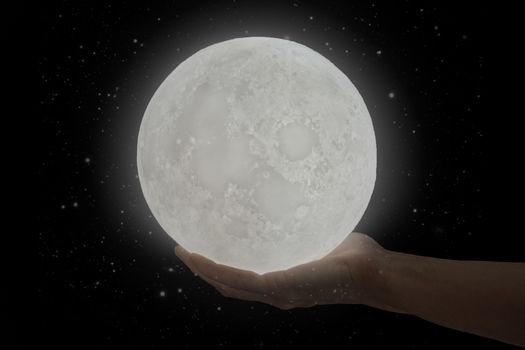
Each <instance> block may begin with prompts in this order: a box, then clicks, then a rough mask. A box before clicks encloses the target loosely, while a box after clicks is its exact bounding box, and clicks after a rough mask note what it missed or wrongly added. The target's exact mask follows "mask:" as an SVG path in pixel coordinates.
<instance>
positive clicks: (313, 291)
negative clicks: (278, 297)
mask: <svg viewBox="0 0 525 350" xmlns="http://www.w3.org/2000/svg"><path fill="white" fill-rule="evenodd" d="M274 274H275V273H273V272H272V273H269V274H267V276H266V278H267V280H270V281H271V280H273V279H276V278H280V277H279V276H278V275H275V276H274ZM283 274H284V276H285V279H286V281H287V282H286V286H287V288H285V289H284V291H283V292H282V293H284V294H285V297H286V300H292V301H294V302H295V303H296V304H304V305H315V304H326V303H331V302H332V303H333V302H337V301H340V300H343V299H344V298H346V297H347V294H348V292H349V290H350V284H351V277H350V276H349V274H348V270H347V268H346V266H344V264H342V263H341V262H340V259H339V258H338V257H325V258H323V259H320V260H316V261H312V262H309V263H306V264H302V265H298V266H295V267H292V268H290V269H288V270H286V271H284V272H283Z"/></svg>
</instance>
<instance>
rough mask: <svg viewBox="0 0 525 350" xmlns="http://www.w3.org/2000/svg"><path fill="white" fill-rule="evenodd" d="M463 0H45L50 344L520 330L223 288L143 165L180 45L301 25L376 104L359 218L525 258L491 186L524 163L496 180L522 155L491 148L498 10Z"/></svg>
mask: <svg viewBox="0 0 525 350" xmlns="http://www.w3.org/2000/svg"><path fill="white" fill-rule="evenodd" d="M458 6H459V5H457V4H454V3H452V2H449V4H448V5H446V4H443V3H442V2H438V1H430V2H429V1H426V2H416V1H378V2H371V1H300V0H295V1H279V2H277V1H275V2H270V1H268V2H267V1H241V0H238V1H166V2H155V3H151V4H149V3H146V2H141V3H137V4H133V5H132V4H131V3H129V2H125V1H112V2H105V3H99V2H88V1H77V2H72V1H56V2H54V3H53V4H47V5H45V6H42V7H41V8H39V9H38V15H37V16H38V24H37V28H36V33H34V36H35V37H36V39H37V40H38V43H37V45H38V51H37V52H36V53H35V54H34V59H35V60H36V66H37V70H38V91H37V93H38V97H37V98H38V100H37V103H38V106H37V115H38V120H37V121H36V123H37V124H36V127H37V129H38V132H39V134H40V135H41V137H42V141H41V142H40V144H39V147H38V152H39V153H38V154H39V159H38V160H37V167H36V174H37V179H38V181H37V182H38V187H39V195H38V198H39V201H40V202H39V203H38V210H37V214H36V215H37V224H38V228H37V231H36V238H37V253H38V265H37V266H38V268H37V281H36V283H35V284H34V286H33V288H34V289H35V290H36V294H37V299H36V302H37V308H36V310H35V311H36V315H35V317H31V318H32V320H33V322H32V323H33V324H34V327H35V328H36V334H38V344H39V345H40V346H44V347H48V346H49V347H51V346H53V347H54V348H72V347H73V348H83V347H86V348H88V347H89V348H153V349H157V348H159V349H160V348H208V347H212V346H213V347H216V346H217V347H224V348H237V347H238V348H240V349H252V348H256V349H266V348H267V349H273V348H292V347H298V348H299V347H308V346H314V347H319V346H326V347H328V348H334V347H335V346H341V347H345V348H355V349H357V348H379V347H380V348H383V347H387V346H388V347H401V348H414V349H420V348H422V349H441V348H450V347H453V346H456V345H458V344H461V345H462V346H466V347H469V348H475V349H484V348H487V349H488V348H490V349H507V348H512V347H511V346H509V345H505V344H503V343H499V342H496V341H493V340H489V339H484V338H481V337H478V336H474V335H470V334H465V333H461V332H458V331H454V330H449V329H446V328H443V327H440V326H437V325H434V324H431V323H429V322H426V321H423V320H420V319H418V318H416V317H412V316H408V315H400V314H394V313H387V312H383V311H379V310H375V309H372V308H369V307H365V306H359V305H332V306H318V307H314V308H310V309H295V310H290V311H282V310H278V309H275V308H273V307H271V306H267V305H263V304H258V303H251V302H245V301H238V300H233V299H226V298H224V297H222V296H221V295H220V294H218V293H217V292H216V291H215V290H214V289H213V288H212V287H211V286H209V285H208V284H206V283H205V282H203V281H202V280H200V279H199V278H198V277H195V276H194V275H193V274H192V273H191V272H190V271H189V270H188V269H187V268H186V267H185V266H184V265H183V264H182V263H181V262H180V260H178V259H177V257H176V256H175V255H174V251H173V249H174V246H175V242H174V241H173V240H172V239H171V238H170V237H169V236H168V235H167V234H166V233H164V232H163V230H162V229H161V228H160V226H159V225H158V223H157V222H156V220H155V219H154V218H153V217H152V215H151V213H150V211H149V209H148V207H147V205H146V202H145V200H144V197H143V195H142V192H141V188H140V184H139V181H138V177H137V169H136V145H137V134H138V129H139V126H140V121H141V118H142V116H143V114H144V111H145V108H146V105H147V103H148V102H149V100H150V98H151V96H152V95H153V93H154V92H155V90H156V88H157V87H158V86H159V84H160V83H161V82H162V81H163V79H164V78H165V77H166V76H167V75H168V74H169V73H170V72H171V71H172V70H173V69H174V68H175V67H176V66H177V65H178V64H179V63H181V62H182V61H183V60H184V59H186V58H187V57H189V56H191V55H192V54H193V53H195V52H196V51H197V50H199V49H201V48H204V47H206V46H208V45H210V44H212V43H216V42H219V41H223V40H227V39H231V38H235V37H245V36H271V37H278V38H288V39H290V40H293V41H297V42H299V43H302V44H304V45H306V46H309V47H311V48H312V49H314V50H316V51H318V52H320V53H321V54H322V55H324V56H325V57H327V58H328V59H329V60H331V61H332V62H333V63H334V64H335V65H336V66H337V67H339V68H340V69H341V70H342V71H343V72H344V73H345V74H347V75H348V77H349V78H350V79H351V80H352V81H353V82H354V84H355V85H356V87H357V88H358V89H359V91H360V93H361V94H362V96H363V98H364V100H365V102H366V103H367V106H368V108H369V111H370V114H371V116H372V120H373V123H374V128H375V131H376V137H377V142H378V172H377V184H376V188H375V191H374V195H373V197H372V199H371V202H370V205H369V207H368V210H367V212H366V213H365V216H364V217H363V219H362V221H361V222H360V224H359V226H358V227H357V229H356V230H357V231H359V232H364V233H367V234H369V235H371V236H372V237H374V238H375V239H376V240H377V241H378V242H379V243H381V244H382V245H383V246H385V247H386V248H388V249H392V250H398V251H403V252H409V253H414V254H419V255H428V256H435V257H441V258H453V259H476V260H505V261H520V260H521V261H523V260H524V257H525V253H524V249H523V248H522V247H523V245H520V244H519V241H520V239H519V236H521V235H522V233H518V232H516V231H514V230H511V229H510V228H511V227H512V223H511V222H510V221H512V220H510V219H509V220H506V221H509V222H508V223H505V224H504V225H501V223H497V222H495V221H496V220H494V216H497V215H496V212H497V211H498V210H502V205H501V204H498V203H502V201H503V199H501V198H502V197H498V198H500V201H493V200H489V198H493V195H494V194H496V195H499V196H502V195H503V194H504V193H507V192H508V191H510V190H511V189H512V185H511V184H512V181H514V179H513V178H511V177H509V180H508V181H509V182H508V183H502V184H501V186H500V188H499V189H494V188H493V187H492V186H493V184H494V183H501V181H504V180H502V179H504V178H505V177H504V176H502V175H501V174H500V171H498V170H494V168H493V165H494V164H496V166H497V167H501V171H514V170H512V169H511V168H512V167H511V166H506V165H505V164H508V163H505V160H504V159H503V158H501V159H500V158H497V157H496V156H495V154H497V153H498V152H500V150H499V149H498V148H495V147H496V146H494V143H498V145H499V147H501V148H502V149H503V150H504V147H503V146H501V145H502V143H499V141H496V140H495V137H501V134H499V130H498V131H496V130H495V128H493V127H492V123H491V122H490V121H489V118H499V119H501V120H503V119H504V116H500V117H498V116H496V117H495V116H494V115H493V114H492V113H491V112H489V101H490V100H491V95H493V94H495V93H496V90H497V89H498V87H497V86H494V84H492V83H491V82H490V76H491V75H492V74H494V72H495V70H496V69H499V68H500V67H498V65H497V63H496V62H494V61H493V60H491V58H490V54H491V52H492V51H493V50H494V47H492V46H491V45H488V43H490V42H491V40H489V37H488V36H487V33H486V32H485V23H486V22H487V21H488V20H489V18H490V15H491V14H490V10H489V9H488V8H487V7H486V6H482V5H480V4H477V5H476V6H472V7H471V6H467V5H466V4H465V8H461V7H458ZM507 84H508V82H507ZM512 125H513V124H511V126H509V127H512ZM495 134H497V135H496V136H494V135H495ZM493 152H494V153H493ZM507 152H508V151H507ZM516 157H518V156H517V155H516ZM496 159H497V160H496ZM493 173H497V174H496V175H493ZM497 176H500V177H497ZM512 176H518V175H512ZM494 192H497V193H494ZM503 210H504V209H503ZM509 210H511V209H509ZM498 214H499V212H498ZM509 215H511V214H510V213H509Z"/></svg>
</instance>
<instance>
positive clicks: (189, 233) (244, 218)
mask: <svg viewBox="0 0 525 350" xmlns="http://www.w3.org/2000/svg"><path fill="white" fill-rule="evenodd" d="M137 161H138V173H139V179H140V184H141V187H142V190H143V193H144V196H145V198H146V201H147V203H148V206H149V208H150V209H151V211H152V212H153V215H154V216H155V218H156V219H157V220H158V222H159V223H160V225H161V226H162V228H163V229H164V230H165V231H166V232H167V233H168V234H169V235H170V236H171V237H172V238H173V239H174V240H175V241H176V242H177V243H178V244H180V245H182V246H183V247H184V248H186V249H187V250H188V251H190V252H194V253H199V254H201V255H204V256H206V257H208V258H209V259H212V260H213V261H215V262H217V263H221V264H226V265H229V266H233V267H236V268H241V269H246V270H251V271H255V272H257V273H266V272H270V271H275V270H282V269H287V268H290V267H292V266H295V265H298V264H302V263H306V262H309V261H312V260H315V259H320V258H322V257H323V256H325V255H326V254H328V253H329V252H330V251H331V250H333V249H334V248H335V247H337V246H338V245H339V244H340V243H341V242H342V241H343V240H344V238H345V237H346V236H347V235H348V234H349V233H350V232H352V230H353V229H354V228H355V226H356V225H357V224H358V222H359V220H360V219H361V217H362V215H363V213H364V211H365V209H366V207H367V205H368V202H369V200H370V197H371V195H372V191H373V189H374V184H375V178H376V142H375V135H374V129H373V125H372V120H371V118H370V114H369V113H368V110H367V108H366V105H365V103H364V101H363V99H362V97H361V95H360V94H359V92H358V91H357V89H356V88H355V86H354V85H353V84H352V82H351V81H350V80H349V79H348V77H347V76H346V75H345V74H344V73H343V72H341V71H340V70H339V69H338V68H337V67H336V66H335V65H334V64H332V63H331V62H330V61H329V60H328V59H326V58H325V57H323V56H322V55H320V54H319V53H317V52H315V51H313V50H312V49H310V48H308V47H306V46H303V45H301V44H298V43H296V42H293V41H289V40H282V39H276V38H266V37H248V38H239V39H233V40H228V41H224V42H220V43H217V44H214V45H211V46H208V47H206V48H204V49H202V50H200V51H198V52H197V53H195V54H194V55H193V56H191V57H189V58H188V59H186V60H185V61H184V62H182V63H181V64H180V65H179V66H178V67H177V68H176V69H175V70H174V71H173V72H172V73H171V74H170V75H169V76H168V77H167V78H166V79H165V80H164V82H163V83H162V84H161V85H160V87H159V88H158V89H157V91H156V92H155V94H154V96H153V98H152V99H151V101H150V102H149V104H148V107H147V109H146V112H145V114H144V117H143V120H142V124H141V126H140V131H139V137H138V150H137Z"/></svg>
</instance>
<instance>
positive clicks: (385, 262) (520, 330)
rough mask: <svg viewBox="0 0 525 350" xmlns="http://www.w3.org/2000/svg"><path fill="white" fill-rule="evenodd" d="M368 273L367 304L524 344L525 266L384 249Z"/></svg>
mask: <svg viewBox="0 0 525 350" xmlns="http://www.w3.org/2000/svg"><path fill="white" fill-rule="evenodd" d="M370 273H371V274H375V276H373V277H372V278H371V280H372V281H374V282H373V286H372V288H370V295H371V299H370V303H369V304H370V305H372V306H376V307H377V306H378V305H379V307H382V308H384V309H391V310H399V311H401V312H405V313H409V314H412V315H415V316H418V317H421V318H424V319H426V320H428V321H431V322H434V323H437V324H440V325H443V326H446V327H449V328H454V329H458V330H461V331H465V332H470V333H474V334H478V335H482V336H485V337H490V338H494V339H498V340H501V341H505V342H509V343H514V344H518V345H522V346H525V264H522V263H497V262H479V261H455V260H443V259H435V258H428V257H420V256H415V255H409V254H401V253H393V252H386V253H385V254H384V256H382V257H380V258H378V259H377V261H376V263H375V264H374V269H372V270H371V272H370ZM374 304H375V305H374Z"/></svg>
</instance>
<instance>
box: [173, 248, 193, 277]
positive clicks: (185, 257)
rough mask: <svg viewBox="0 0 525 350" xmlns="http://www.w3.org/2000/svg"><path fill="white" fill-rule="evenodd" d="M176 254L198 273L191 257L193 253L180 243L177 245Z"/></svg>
mask: <svg viewBox="0 0 525 350" xmlns="http://www.w3.org/2000/svg"><path fill="white" fill-rule="evenodd" d="M175 255H177V257H178V258H179V259H180V260H181V261H182V262H183V263H184V264H185V265H186V266H187V267H188V268H189V269H190V270H191V272H193V273H194V274H197V271H196V269H195V266H194V265H193V262H192V261H191V259H190V256H191V253H190V252H188V251H187V250H186V249H184V248H183V247H182V246H180V245H178V246H176V247H175Z"/></svg>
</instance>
